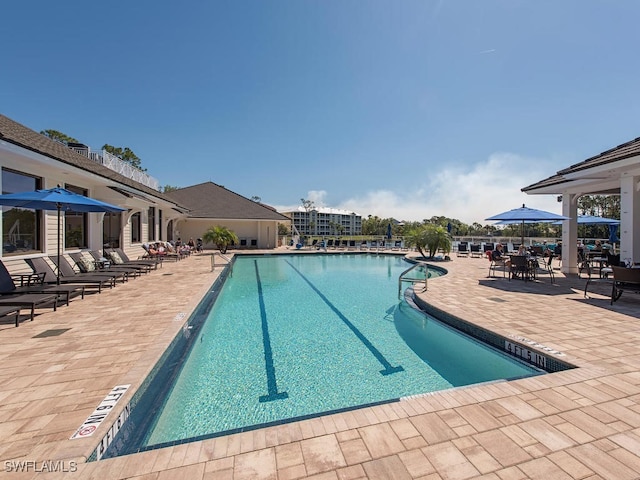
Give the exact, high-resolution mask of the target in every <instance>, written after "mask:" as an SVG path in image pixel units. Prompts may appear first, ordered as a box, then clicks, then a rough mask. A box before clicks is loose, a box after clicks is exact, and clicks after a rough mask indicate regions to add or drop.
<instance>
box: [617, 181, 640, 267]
mask: <svg viewBox="0 0 640 480" xmlns="http://www.w3.org/2000/svg"><path fill="white" fill-rule="evenodd" d="M638 181H640V177H637V176H631V175H628V176H627V175H624V174H623V176H622V177H621V178H620V261H623V262H624V261H625V260H627V259H628V260H630V261H631V262H633V263H635V262H640V235H634V234H633V233H634V232H633V226H634V225H639V224H640V223H639V222H640V193H638Z"/></svg>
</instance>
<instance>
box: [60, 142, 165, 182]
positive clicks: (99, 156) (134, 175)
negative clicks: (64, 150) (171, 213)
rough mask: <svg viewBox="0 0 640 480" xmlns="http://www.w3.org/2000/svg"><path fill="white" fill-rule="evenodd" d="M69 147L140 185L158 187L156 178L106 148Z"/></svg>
mask: <svg viewBox="0 0 640 480" xmlns="http://www.w3.org/2000/svg"><path fill="white" fill-rule="evenodd" d="M69 148H70V149H71V150H73V151H74V152H76V153H79V154H80V155H84V156H85V157H87V158H88V159H89V160H93V161H94V162H96V163H99V164H100V165H104V166H105V167H107V168H109V169H111V170H113V171H114V172H118V173H119V174H120V175H123V176H125V177H127V178H130V179H131V180H135V181H136V182H138V183H141V184H142V185H145V186H147V187H149V188H153V189H154V190H159V189H160V184H159V182H158V180H157V179H155V178H153V177H152V176H150V175H147V174H146V173H145V172H143V171H142V170H140V169H139V168H136V167H134V166H133V165H131V164H130V163H127V162H123V161H122V160H120V159H119V158H118V157H116V156H115V155H113V154H111V153H109V152H107V151H106V150H102V153H98V152H92V151H91V150H90V149H89V148H77V147H69Z"/></svg>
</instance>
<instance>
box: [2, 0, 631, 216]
mask: <svg viewBox="0 0 640 480" xmlns="http://www.w3.org/2000/svg"><path fill="white" fill-rule="evenodd" d="M2 17H3V22H2V27H1V28H0V38H2V44H3V54H2V59H1V60H0V69H1V71H2V74H1V75H0V113H2V114H4V115H6V116H8V117H9V118H11V119H13V120H15V121H17V122H19V123H21V124H23V125H25V126H27V127H29V128H31V129H33V130H36V131H41V130H47V129H53V130H58V131H60V132H63V133H65V134H67V135H69V136H71V137H74V138H76V139H78V140H79V141H81V142H82V143H85V144H86V145H89V146H90V147H91V148H92V149H96V150H99V149H100V148H101V147H102V145H104V144H110V145H113V146H117V147H129V148H131V150H133V151H134V152H135V154H136V155H137V156H138V157H140V158H141V160H142V166H143V167H144V168H146V169H147V171H148V173H149V174H150V175H151V176H153V177H154V178H156V179H157V180H158V181H159V184H160V185H161V186H165V185H171V186H177V187H186V186H190V185H195V184H199V183H202V182H206V181H212V182H214V183H216V184H218V185H222V186H224V187H226V188H228V189H230V190H232V191H234V192H236V193H239V194H241V195H244V196H245V197H247V198H251V197H254V196H257V197H260V199H261V201H262V202H263V203H266V204H269V205H272V206H274V207H275V208H277V209H279V210H280V211H284V210H288V209H292V208H297V207H298V206H300V205H301V199H306V200H312V201H314V203H315V205H316V206H324V207H332V208H342V209H347V210H350V211H355V212H356V213H358V214H360V215H362V216H363V217H366V216H368V215H377V216H379V217H382V218H387V217H394V218H396V219H398V220H409V221H421V220H423V219H428V218H431V217H432V216H446V217H449V218H455V219H459V220H461V221H463V222H465V223H472V222H478V223H481V224H483V225H485V224H487V223H492V222H486V221H485V220H484V219H485V218H487V217H489V216H492V215H495V214H497V213H500V212H503V211H505V210H509V209H512V208H517V207H520V206H521V205H522V204H523V203H525V204H526V205H527V206H529V207H534V208H542V209H545V210H550V211H553V212H555V213H561V204H560V203H558V202H557V200H556V197H555V196H552V195H526V194H524V193H523V192H521V188H523V187H525V186H527V185H530V184H533V183H535V182H537V181H540V180H542V179H545V178H547V177H549V176H551V175H553V174H555V173H556V172H557V171H558V170H560V169H562V168H565V167H568V166H569V165H572V164H574V163H577V162H581V161H583V160H586V159H587V158H590V157H592V156H594V155H597V154H599V153H601V152H603V151H606V150H609V149H611V148H613V147H615V146H617V145H619V144H621V143H625V142H627V141H630V140H632V139H634V138H636V137H638V136H640V134H639V133H640V132H639V130H638V119H639V118H640V95H639V94H638V79H639V78H640V62H638V61H637V58H638V53H637V47H638V45H640V30H639V29H638V28H637V25H636V23H637V18H639V17H640V2H638V1H636V0H616V1H604V0H598V1H596V0H536V1H524V0H482V1H478V0H455V1H453V0H452V1H447V0H419V1H413V0H400V1H396V0H394V1H392V0H386V1H380V0H313V1H309V0H288V1H280V0H252V1H248V0H228V1H216V0H183V1H182V2H176V1H175V0H174V1H168V0H153V1H151V0H136V1H131V0H112V1H110V2H87V1H86V0H65V1H64V2H51V1H48V0H21V1H20V2H6V5H3V7H2Z"/></svg>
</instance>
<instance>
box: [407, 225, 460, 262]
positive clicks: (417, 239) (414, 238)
mask: <svg viewBox="0 0 640 480" xmlns="http://www.w3.org/2000/svg"><path fill="white" fill-rule="evenodd" d="M406 241H407V243H408V244H409V245H414V246H415V247H416V248H417V249H418V252H419V253H420V255H421V256H422V257H425V258H427V257H430V258H433V257H434V256H435V255H436V254H437V253H438V250H440V249H442V250H444V252H445V254H448V253H449V252H451V236H450V235H449V232H447V229H446V227H442V226H440V225H434V224H432V223H429V224H427V225H421V226H419V227H414V228H413V229H411V230H410V231H409V233H408V235H407V237H406ZM425 251H428V252H429V255H425Z"/></svg>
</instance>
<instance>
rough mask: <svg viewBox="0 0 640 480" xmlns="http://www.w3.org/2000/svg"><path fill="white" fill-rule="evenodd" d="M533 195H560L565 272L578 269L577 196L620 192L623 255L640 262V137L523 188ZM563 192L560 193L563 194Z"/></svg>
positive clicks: (563, 268) (623, 257)
mask: <svg viewBox="0 0 640 480" xmlns="http://www.w3.org/2000/svg"><path fill="white" fill-rule="evenodd" d="M522 191H523V192H525V193H527V194H531V195H558V201H562V214H563V215H564V216H566V217H570V218H571V219H570V220H565V221H564V222H563V224H562V272H563V273H577V272H578V265H577V262H578V223H577V217H578V198H580V197H581V196H583V195H620V231H619V236H620V249H619V253H620V258H621V259H623V260H626V259H629V260H631V261H633V262H640V233H639V234H638V235H635V234H634V226H635V225H639V226H640V137H639V138H636V139H635V140H632V141H630V142H627V143H624V144H622V145H619V146H617V147H615V148H612V149H611V150H607V151H606V152H603V153H601V154H599V155H596V156H594V157H591V158H588V159H587V160H584V161H582V162H580V163H576V164H575V165H571V166H570V167H568V168H565V169H563V170H560V171H558V172H557V173H556V174H555V175H553V176H551V177H549V178H546V179H544V180H541V181H539V182H537V183H534V184H533V185H529V186H527V187H524V188H523V189H522ZM560 196H561V197H560Z"/></svg>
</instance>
